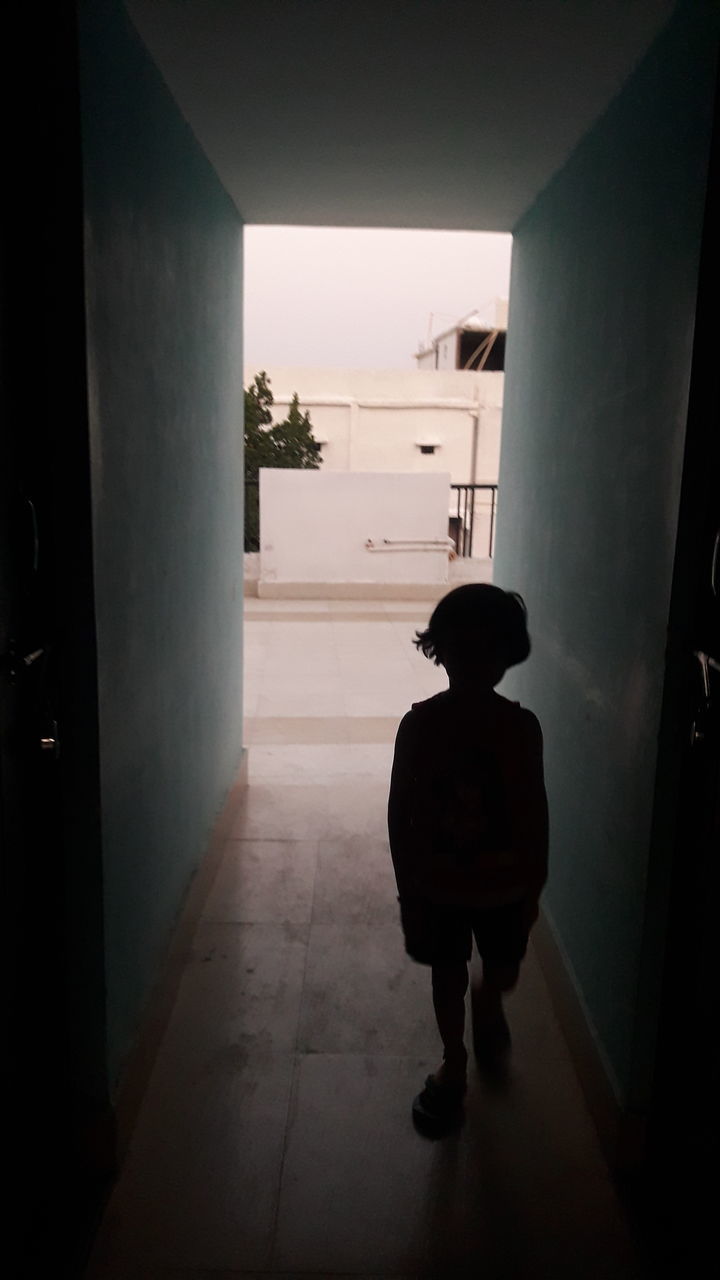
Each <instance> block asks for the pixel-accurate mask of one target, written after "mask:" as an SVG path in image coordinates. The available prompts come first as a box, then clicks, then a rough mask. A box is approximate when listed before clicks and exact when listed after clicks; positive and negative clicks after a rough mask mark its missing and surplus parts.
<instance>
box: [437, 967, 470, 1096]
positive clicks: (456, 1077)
mask: <svg viewBox="0 0 720 1280" xmlns="http://www.w3.org/2000/svg"><path fill="white" fill-rule="evenodd" d="M467 987H468V970H467V964H466V963H465V961H464V960H452V961H450V962H449V963H447V964H441V965H433V968H432V990H433V1006H434V1009H435V1018H436V1020H437V1025H438V1031H439V1032H440V1039H441V1040H442V1042H443V1049H444V1053H443V1061H442V1065H441V1066H440V1068H439V1069H438V1070H437V1071H436V1072H435V1080H436V1081H437V1083H438V1084H464V1083H465V1076H466V1073H467V1051H466V1049H465V1041H464V1035H465V992H466V991H467Z"/></svg>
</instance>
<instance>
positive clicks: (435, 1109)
mask: <svg viewBox="0 0 720 1280" xmlns="http://www.w3.org/2000/svg"><path fill="white" fill-rule="evenodd" d="M466 1088H467V1086H466V1085H465V1084H464V1083H463V1084H462V1085H447V1084H438V1083H437V1081H436V1080H435V1078H434V1077H433V1076H428V1077H427V1079H426V1081H425V1086H424V1088H423V1090H422V1092H421V1093H419V1094H418V1095H417V1097H416V1098H414V1099H413V1104H412V1113H413V1119H414V1120H415V1121H416V1122H417V1123H418V1124H419V1125H420V1126H422V1127H427V1128H432V1129H433V1130H436V1129H438V1128H447V1127H450V1126H451V1125H453V1124H455V1123H457V1121H459V1120H460V1119H461V1118H462V1115H463V1099H464V1097H465V1090H466Z"/></svg>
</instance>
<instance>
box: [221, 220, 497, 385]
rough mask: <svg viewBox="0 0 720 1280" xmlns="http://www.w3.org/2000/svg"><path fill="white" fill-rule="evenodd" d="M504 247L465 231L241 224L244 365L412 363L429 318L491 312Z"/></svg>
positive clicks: (440, 321) (446, 323) (448, 319)
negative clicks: (243, 258) (250, 225)
mask: <svg viewBox="0 0 720 1280" xmlns="http://www.w3.org/2000/svg"><path fill="white" fill-rule="evenodd" d="M511 246H512V238H511V237H510V236H509V235H494V234H487V233H480V232H473V231H394V230H393V231H383V230H376V229H372V230H362V229H352V230H347V229H345V228H341V227H246V228H245V261H244V275H245V363H246V365H251V366H255V367H261V368H263V367H268V368H270V367H271V366H272V365H332V366H347V367H348V368H366V369H367V368H370V369H372V368H376V369H410V368H414V367H415V362H414V360H413V355H414V353H415V351H416V350H417V348H418V346H419V345H421V344H422V345H424V343H425V341H426V339H427V337H428V329H429V326H430V324H431V323H432V331H433V333H436V334H437V333H440V332H442V330H443V329H446V328H449V327H450V326H451V325H452V324H453V323H454V322H455V320H458V319H460V318H461V317H462V316H464V315H467V314H468V312H470V311H474V310H476V309H477V310H479V311H480V312H481V313H482V314H483V315H486V317H487V319H488V321H490V322H491V321H492V320H493V318H494V299H495V298H496V297H501V298H507V296H508V288H509V278H510V252H511ZM431 317H432V320H431Z"/></svg>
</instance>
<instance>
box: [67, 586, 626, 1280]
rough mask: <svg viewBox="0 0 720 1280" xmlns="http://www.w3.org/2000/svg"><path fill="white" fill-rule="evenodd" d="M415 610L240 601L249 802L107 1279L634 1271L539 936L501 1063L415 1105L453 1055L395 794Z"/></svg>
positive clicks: (424, 685)
mask: <svg viewBox="0 0 720 1280" xmlns="http://www.w3.org/2000/svg"><path fill="white" fill-rule="evenodd" d="M293 606H294V607H293ZM350 606H351V607H350ZM424 617H425V613H424V611H423V607H422V606H418V605H417V604H406V605H401V604H397V603H396V604H382V603H377V604H368V605H364V604H363V603H362V602H360V604H358V602H356V601H354V602H338V603H337V604H326V603H323V602H318V601H312V602H293V601H278V602H269V601H249V602H248V609H247V627H246V671H247V686H248V692H247V712H248V717H249V718H248V723H247V741H248V743H249V745H250V778H251V786H250V789H249V792H248V796H247V806H246V808H245V811H244V812H243V814H242V816H241V818H240V819H239V821H238V823H237V825H236V828H235V830H234V831H233V832H232V836H231V839H230V840H229V841H228V844H227V849H226V853H225V857H224V861H223V864H222V866H221V868H220V871H219V874H218V877H217V880H216V883H215V885H214V887H213V889H212V892H211V893H210V895H209V898H208V901H207V904H206V907H205V912H204V918H203V920H202V922H201V924H200V927H199V929H198V932H197V936H196V939H195V946H194V949H193V953H192V956H191V957H190V959H189V962H188V965H187V969H186V972H185V976H184V979H183V983H182V986H181V990H180V994H179V998H178V1002H177V1006H176V1009H175V1012H174V1015H173V1018H172V1022H171V1025H170V1027H169V1030H168V1034H167V1036H166V1039H165V1042H164V1044H163V1047H162V1051H161V1053H160V1057H159V1060H158V1062H157V1065H156V1068H155V1072H154V1075H153V1078H152V1081H151V1085H150V1088H149V1091H148V1094H147V1097H146V1100H145V1104H144V1107H143V1110H142V1113H141V1116H140V1120H139V1124H138V1127H137V1132H136V1134H135V1139H134V1142H133V1144H132V1148H131V1151H130V1154H129V1157H128V1160H127V1163H126V1166H125V1169H124V1172H123V1175H122V1177H121V1179H120V1181H119V1183H118V1186H117V1188H116V1190H115V1193H114V1195H113V1197H112V1200H111V1202H110V1205H109V1207H108V1211H107V1213H106V1217H105V1222H104V1226H103V1228H102V1230H101V1233H100V1236H99V1239H98V1242H97V1246H96V1249H95V1253H94V1258H93V1261H92V1263H91V1268H90V1271H89V1275H90V1276H91V1277H92V1280H110V1278H113V1280H115V1278H118V1277H122V1278H124V1277H153V1278H155V1277H156V1278H157V1280H170V1278H171V1277H172V1278H174V1280H180V1278H181V1277H182V1278H183V1280H199V1277H206V1280H213V1278H214V1280H229V1277H231V1276H234V1277H240V1276H244V1277H251V1276H263V1277H269V1276H272V1277H276V1278H277V1280H281V1277H291V1276H292V1277H303V1276H304V1277H315V1278H319V1277H331V1276H332V1277H343V1276H346V1277H350V1276H352V1277H355V1278H356V1280H357V1278H358V1277H366V1278H367V1277H376V1278H378V1280H379V1278H380V1277H384V1278H385V1280H388V1278H391V1277H399V1276H416V1277H445V1276H448V1277H455V1276H457V1277H460V1276H462V1277H483V1278H485V1280H525V1278H526V1277H527V1278H528V1280H530V1278H531V1277H533V1278H535V1277H538V1278H541V1277H542V1278H547V1280H610V1277H612V1278H613V1280H631V1278H633V1280H634V1278H635V1277H638V1276H640V1275H641V1274H642V1271H641V1268H640V1265H639V1262H638V1259H637V1258H636V1256H635V1252H634V1248H633V1244H632V1241H631V1239H630V1236H629V1232H628V1229H627V1227H626V1224H625V1222H624V1220H623V1216H622V1213H621V1210H620V1207H619V1205H618V1203H617V1200H616V1197H615V1194H614V1191H613V1187H612V1184H611V1181H610V1179H609V1176H608V1172H607V1169H606V1167H605V1165H604V1163H603V1160H602V1158H601V1155H600V1152H599V1149H598V1146H597V1142H596V1139H595V1136H594V1132H593V1129H592V1126H591V1123H590V1120H589V1118H588V1115H587V1113H586V1111H585V1108H584V1105H583V1101H582V1097H581V1094H580V1090H579V1088H578V1084H577V1081H576V1079H575V1076H574V1073H573V1070H572V1068H571V1065H570V1062H569V1060H568V1056H567V1053H566V1050H565V1047H564V1044H563V1040H562V1037H561V1035H560V1033H559V1030H558V1028H557V1025H556V1023H555V1020H554V1018H553V1014H552V1011H551V1008H550V1004H549V1000H548V996H547V992H546V990H545V987H544V984H543V980H542V977H541V975H540V972H539V970H538V967H537V964H536V962H535V960H534V957H533V955H532V951H531V953H530V955H529V957H528V960H527V963H526V967H525V971H524V974H523V978H522V981H521V984H520V986H519V988H518V990H517V992H516V993H514V994H513V996H512V997H511V999H510V1001H509V1016H510V1019H511V1023H512V1027H513V1034H514V1042H515V1049H514V1055H513V1062H512V1067H511V1071H510V1075H509V1078H508V1080H507V1081H506V1082H505V1084H504V1085H503V1086H499V1085H498V1084H497V1083H496V1084H494V1085H493V1084H492V1083H491V1082H489V1081H487V1080H483V1079H482V1078H481V1077H480V1076H478V1075H473V1077H472V1080H471V1086H470V1091H469V1097H468V1106H467V1120H466V1124H465V1126H464V1128H463V1129H462V1130H461V1131H460V1132H459V1133H457V1134H456V1135H454V1136H453V1137H450V1138H446V1139H444V1140H443V1141H441V1142H429V1141H427V1140H426V1139H423V1138H422V1137H420V1136H419V1135H418V1134H417V1133H416V1132H415V1131H414V1129H413V1127H412V1124H411V1122H410V1101H411V1099H412V1096H413V1094H414V1093H415V1092H416V1091H417V1088H418V1086H419V1085H420V1084H421V1082H422V1080H423V1078H424V1075H425V1074H426V1072H427V1070H428V1069H429V1068H430V1067H432V1066H433V1065H435V1062H436V1060H437V1058H438V1056H439V1055H438V1043H437V1036H436V1032H435V1029H434V1025H433V1018H432V1012H431V1005H430V996H429V983H428V973H427V971H426V970H424V969H422V968H420V967H418V966H417V965H414V964H412V963H411V962H410V961H409V960H407V959H406V957H405V955H404V953H403V949H402V942H401V937H400V933H399V929H398V925H397V920H396V907H395V893H394V884H393V880H392V873H391V868H390V863H389V857H388V853H387V845H386V841H385V800H386V793H387V779H388V770H389V765H390V759H391V752H392V740H393V736H394V731H395V727H396V725H397V721H398V719H399V717H400V715H401V714H402V713H403V712H404V710H405V709H406V708H407V707H408V705H409V704H410V702H411V701H413V700H414V699H415V700H416V699H417V698H421V697H424V696H427V695H428V694H430V693H432V692H434V691H436V690H437V689H439V688H442V687H443V684H444V682H443V679H442V677H441V675H440V673H439V672H438V671H437V670H436V669H435V668H433V667H431V666H430V665H429V664H428V663H427V662H426V661H425V660H424V659H423V658H420V657H419V656H418V655H417V654H416V652H415V650H414V649H413V648H412V646H411V644H410V637H411V635H412V631H413V628H414V627H415V626H417V625H418V624H419V623H421V622H422V621H424Z"/></svg>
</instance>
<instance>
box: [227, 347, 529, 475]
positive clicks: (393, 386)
mask: <svg viewBox="0 0 720 1280" xmlns="http://www.w3.org/2000/svg"><path fill="white" fill-rule="evenodd" d="M258 372H259V369H258V368H257V367H251V368H246V369H245V385H246V386H249V384H250V383H251V382H252V380H253V378H254V377H255V374H256V373H258ZM265 372H266V373H267V375H268V378H269V379H270V386H271V390H272V393H273V397H274V399H275V419H276V420H277V421H280V420H281V419H282V418H283V417H285V414H286V412H287V406H288V404H289V403H290V400H291V398H292V395H293V393H294V392H297V393H298V396H299V398H300V405H301V407H302V408H303V409H304V410H308V411H309V413H310V418H311V421H312V424H313V432H314V435H315V438H316V439H317V440H318V441H319V442H320V444H321V448H322V456H323V464H324V465H323V470H324V471H325V470H327V471H394V472H421V473H427V472H436V471H444V472H449V473H450V476H451V481H452V483H453V484H496V483H497V478H498V469H499V460H500V427H501V418H502V396H503V377H504V375H503V374H502V373H501V372H492V373H489V372H482V373H477V372H472V371H460V370H454V369H448V370H434V369H433V370H425V369H417V370H408V371H405V370H398V369H380V370H374V369H329V368H324V369H323V368H282V367H272V366H271V367H269V368H266V369H265Z"/></svg>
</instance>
